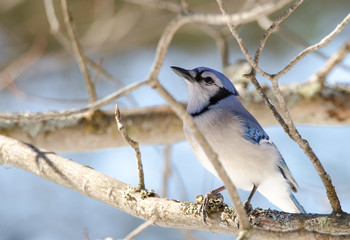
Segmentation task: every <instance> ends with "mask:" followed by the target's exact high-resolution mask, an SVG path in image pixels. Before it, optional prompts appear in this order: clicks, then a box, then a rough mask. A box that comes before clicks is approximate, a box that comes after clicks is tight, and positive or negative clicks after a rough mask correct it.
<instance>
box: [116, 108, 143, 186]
mask: <svg viewBox="0 0 350 240" xmlns="http://www.w3.org/2000/svg"><path fill="white" fill-rule="evenodd" d="M115 120H116V121H117V124H118V130H119V132H120V134H121V135H122V136H123V138H124V140H125V141H126V142H127V143H128V144H129V145H130V146H131V147H132V148H133V149H134V150H135V156H136V161H137V171H138V174H139V185H138V186H137V190H143V189H145V180H144V175H143V167H142V161H141V152H140V148H139V143H138V142H136V141H134V140H132V139H131V138H130V137H129V135H128V134H127V132H126V130H125V127H124V125H123V123H122V119H121V116H120V111H119V108H118V104H116V105H115Z"/></svg>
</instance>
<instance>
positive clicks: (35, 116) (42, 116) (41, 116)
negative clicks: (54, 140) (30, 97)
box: [0, 80, 149, 122]
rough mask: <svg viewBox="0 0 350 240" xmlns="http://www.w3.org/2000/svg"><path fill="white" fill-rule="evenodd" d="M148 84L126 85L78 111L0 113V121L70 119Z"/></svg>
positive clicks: (147, 82)
mask: <svg viewBox="0 0 350 240" xmlns="http://www.w3.org/2000/svg"><path fill="white" fill-rule="evenodd" d="M148 84H149V81H147V80H145V81H142V82H137V83H132V84H130V85H127V86H125V87H123V88H122V89H119V90H118V91H115V92H113V93H111V94H109V95H107V96H106V97H104V98H101V99H99V100H97V101H95V102H93V103H91V104H89V106H87V107H84V108H80V109H73V110H65V111H62V112H45V113H24V114H19V113H1V112H0V119H2V120H10V121H12V122H21V121H43V120H50V119H57V118H66V117H71V116H74V115H79V114H83V113H86V112H89V111H95V110H97V109H100V108H101V107H103V106H106V105H108V104H110V103H111V102H113V101H114V100H116V99H118V98H121V97H123V96H125V95H126V94H128V93H130V92H132V91H134V90H136V89H138V88H140V87H143V86H146V85H148Z"/></svg>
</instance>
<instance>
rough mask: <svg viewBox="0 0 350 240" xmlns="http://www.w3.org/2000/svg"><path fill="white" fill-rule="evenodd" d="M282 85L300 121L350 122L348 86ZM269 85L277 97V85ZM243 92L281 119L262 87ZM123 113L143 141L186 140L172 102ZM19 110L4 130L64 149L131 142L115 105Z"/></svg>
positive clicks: (258, 113) (249, 102) (251, 106)
mask: <svg viewBox="0 0 350 240" xmlns="http://www.w3.org/2000/svg"><path fill="white" fill-rule="evenodd" d="M281 88H282V92H283V95H284V96H285V98H286V101H287V105H288V109H289V110H290V114H291V115H292V116H293V119H294V122H296V123H301V124H322V125H325V124H327V125H329V124H331V125H350V111H349V109H350V93H349V92H348V91H346V90H345V89H341V88H340V87H336V86H334V87H327V86H326V87H325V88H323V89H321V90H320V89H319V91H314V90H313V88H312V87H310V86H308V85H290V86H282V87H281ZM264 90H265V92H266V94H267V95H268V96H269V97H270V98H271V100H272V102H273V103H276V100H275V99H274V98H273V92H272V90H271V89H268V88H265V89H264ZM240 95H241V97H242V101H243V104H244V105H245V106H246V107H247V108H248V110H249V111H250V112H251V113H252V114H253V115H254V116H255V117H256V118H257V119H258V120H259V122H260V123H261V124H263V125H264V126H266V125H276V124H278V122H277V121H276V119H275V118H274V116H273V115H272V114H270V113H269V112H268V111H267V108H266V105H265V104H264V101H263V100H262V98H261V97H260V96H259V94H258V93H257V92H256V91H241V92H240ZM42 114H43V113H41V114H40V115H42ZM121 114H122V118H123V119H124V124H125V127H126V129H127V131H128V133H129V135H130V137H131V138H133V139H135V140H136V141H138V142H139V143H140V144H141V145H149V144H171V143H176V142H178V141H182V140H184V135H183V131H182V122H181V120H180V119H179V118H178V117H177V116H176V114H175V113H174V112H173V111H172V110H171V108H170V107H169V106H157V107H149V108H135V109H122V111H121ZM18 115H19V113H13V114H11V115H7V116H8V117H9V116H13V117H14V118H11V117H9V118H7V119H8V120H7V119H2V118H1V115H0V133H2V134H4V135H6V136H10V137H13V138H16V139H18V140H21V141H25V142H28V143H31V144H34V145H36V146H40V147H42V148H46V149H51V150H53V151H60V152H62V151H68V152H80V151H91V150H96V149H104V148H114V147H120V146H126V143H125V141H123V139H122V138H121V136H120V135H119V134H118V133H117V132H116V131H115V121H114V113H113V111H97V112H95V113H94V114H93V115H82V114H80V115H77V116H75V117H68V118H55V119H51V120H45V121H36V120H34V121H19V120H18V119H19V118H18ZM20 115H21V114H20ZM22 115H23V114H22ZM16 119H17V120H16ZM34 119H36V118H34Z"/></svg>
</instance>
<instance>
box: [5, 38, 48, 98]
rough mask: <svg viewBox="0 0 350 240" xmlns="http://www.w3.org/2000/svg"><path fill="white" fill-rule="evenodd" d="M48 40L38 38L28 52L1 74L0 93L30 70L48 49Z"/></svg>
mask: <svg viewBox="0 0 350 240" xmlns="http://www.w3.org/2000/svg"><path fill="white" fill-rule="evenodd" d="M46 45H47V40H46V39H44V38H41V37H39V38H36V39H35V40H34V42H33V44H32V46H31V47H30V49H29V50H28V51H26V52H25V53H23V54H22V55H21V56H19V57H18V58H16V59H15V60H14V61H12V62H11V63H9V64H8V65H7V66H6V67H5V68H3V69H2V70H1V72H0V91H1V90H2V89H4V88H6V87H7V86H9V85H10V84H12V83H13V82H14V81H15V80H16V79H17V78H18V77H20V76H21V75H22V74H23V73H24V72H25V71H26V70H28V69H29V68H30V67H31V66H32V65H33V64H34V63H35V62H36V61H38V60H39V58H40V57H41V56H42V54H43V53H44V51H45V49H46Z"/></svg>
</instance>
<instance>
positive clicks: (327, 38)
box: [275, 13, 350, 78]
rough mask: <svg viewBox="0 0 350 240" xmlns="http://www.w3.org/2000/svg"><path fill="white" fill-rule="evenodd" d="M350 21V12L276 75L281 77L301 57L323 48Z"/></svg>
mask: <svg viewBox="0 0 350 240" xmlns="http://www.w3.org/2000/svg"><path fill="white" fill-rule="evenodd" d="M349 22H350V13H349V14H348V15H347V16H346V17H345V18H344V19H343V20H342V21H341V22H340V24H338V25H337V26H336V27H335V28H334V30H333V31H332V32H331V33H329V34H328V35H327V36H325V37H324V38H322V39H321V41H319V42H318V43H316V44H314V45H311V46H309V47H308V48H306V49H304V51H302V52H301V53H299V54H298V55H297V56H296V57H295V58H294V59H293V60H292V61H290V63H289V64H288V65H287V66H286V67H285V68H283V69H282V70H281V71H279V72H278V73H277V74H276V75H275V77H276V78H280V77H281V76H282V75H284V74H286V73H287V72H288V71H289V70H290V69H291V68H292V67H293V66H294V65H295V64H296V63H297V62H299V61H300V60H301V59H303V58H304V57H305V56H307V55H308V54H310V53H312V52H314V51H317V50H318V49H320V48H323V47H325V46H327V45H328V44H329V43H330V42H331V41H332V40H333V38H334V37H335V36H337V35H338V34H339V33H340V32H341V31H342V30H343V29H344V27H345V26H346V25H347V24H348V23H349Z"/></svg>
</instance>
